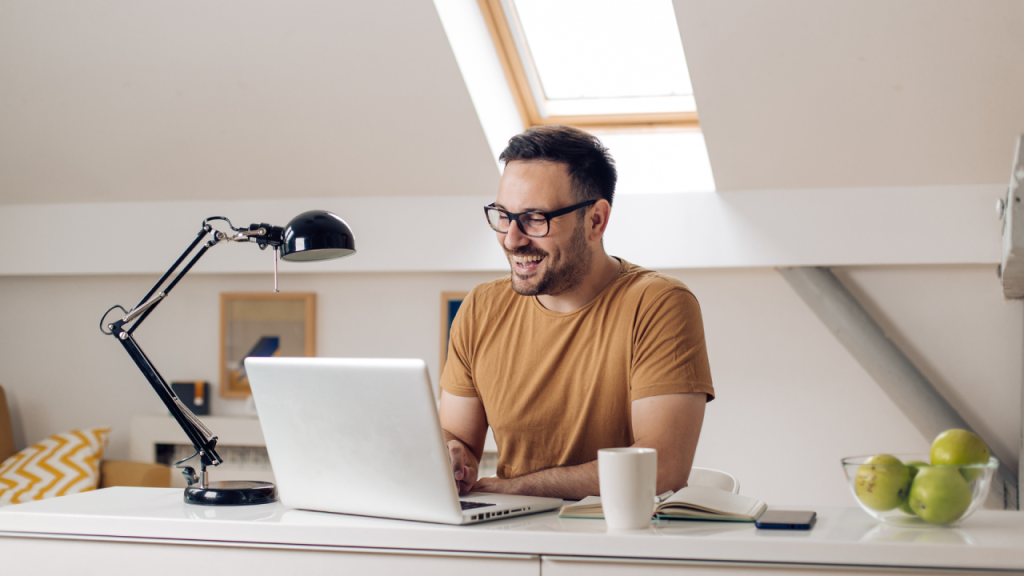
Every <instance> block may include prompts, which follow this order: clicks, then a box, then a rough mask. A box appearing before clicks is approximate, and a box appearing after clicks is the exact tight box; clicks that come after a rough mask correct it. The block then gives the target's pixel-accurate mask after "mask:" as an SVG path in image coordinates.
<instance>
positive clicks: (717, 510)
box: [558, 486, 767, 522]
mask: <svg viewBox="0 0 1024 576" xmlns="http://www.w3.org/2000/svg"><path fill="white" fill-rule="evenodd" d="M651 508H652V515H654V516H656V517H657V518H661V519H666V520H724V521H731V522H753V521H755V520H757V517H758V516H760V515H761V513H762V512H764V510H765V508H767V505H766V504H765V503H764V502H762V501H760V500H756V499H754V498H748V497H746V496H740V495H739V494H733V493H732V492H727V491H725V490H719V489H718V488H710V487H708V486H687V487H686V488H683V489H682V490H680V491H678V492H676V493H675V494H673V495H671V496H669V497H668V498H666V499H665V500H664V501H662V502H661V503H659V504H657V505H655V504H654V503H652V504H651ZM558 517H559V518H604V510H603V509H602V508H601V497H600V496H587V497H586V498H584V499H583V500H580V501H579V502H578V503H577V504H569V505H567V506H563V507H562V509H561V510H560V511H559V512H558Z"/></svg>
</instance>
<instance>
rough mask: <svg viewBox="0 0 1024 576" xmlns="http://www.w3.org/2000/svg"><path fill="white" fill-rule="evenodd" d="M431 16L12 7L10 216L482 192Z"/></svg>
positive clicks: (301, 8)
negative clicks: (40, 207) (61, 208)
mask: <svg viewBox="0 0 1024 576" xmlns="http://www.w3.org/2000/svg"><path fill="white" fill-rule="evenodd" d="M497 179H498V175H497V171H496V167H495V164H494V159H493V158H492V157H491V155H490V152H489V150H488V146H487V142H486V140H485V138H484V134H483V131H482V129H481V128H480V123H479V120H478V119H477V116H476V113H475V112H474V109H473V105H472V103H471V102H470V99H469V95H468V93H467V91H466V87H465V84H464V83H463V81H462V77H461V76H460V73H459V69H458V67H457V65H456V63H455V59H454V57H453V55H452V51H451V47H450V46H449V44H448V40H447V38H446V37H445V33H444V30H443V29H442V27H441V23H440V20H439V18H438V15H437V12H436V10H435V9H434V6H433V4H432V3H431V2H429V1H426V0H422V1H415V2H397V3H396V2H374V1H369V0H364V1H351V0H346V1H344V2H334V1H315V0H297V1H291V2H274V1H252V0H215V1H199V0H182V1H174V2H170V1H157V2H134V1H130V0H91V1H89V2H76V1H72V0H48V1H46V2H36V1H33V0H6V1H4V2H2V3H0V204H20V203H51V202H94V201H95V202H105V201H140V200H143V201H145V200H234V199H270V198H276V197H286V198H288V197H306V198H309V197H321V196H330V197H337V196H380V195H389V196H414V195H460V194H486V193H489V192H490V191H491V190H494V189H495V188H496V186H497Z"/></svg>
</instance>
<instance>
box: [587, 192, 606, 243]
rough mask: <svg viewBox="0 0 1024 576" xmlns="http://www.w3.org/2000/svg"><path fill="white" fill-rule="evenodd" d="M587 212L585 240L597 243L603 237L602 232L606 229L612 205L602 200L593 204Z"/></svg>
mask: <svg viewBox="0 0 1024 576" xmlns="http://www.w3.org/2000/svg"><path fill="white" fill-rule="evenodd" d="M587 212H588V214H587V240H589V241H591V242H597V241H599V240H601V239H602V238H603V237H604V231H605V229H606V228H608V218H609V217H611V213H612V205H611V204H609V203H608V201H607V200H605V199H603V198H602V199H601V200H598V201H597V202H595V203H594V205H593V206H591V207H590V210H588V211H587Z"/></svg>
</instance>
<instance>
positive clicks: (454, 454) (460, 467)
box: [448, 441, 466, 480]
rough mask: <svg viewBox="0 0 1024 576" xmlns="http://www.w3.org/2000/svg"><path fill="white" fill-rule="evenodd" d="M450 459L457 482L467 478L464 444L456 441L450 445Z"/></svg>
mask: <svg viewBox="0 0 1024 576" xmlns="http://www.w3.org/2000/svg"><path fill="white" fill-rule="evenodd" d="M448 459H449V460H451V463H452V475H454V476H455V479H456V480H462V479H463V478H465V477H466V455H465V454H464V453H463V452H462V444H460V443H459V442H456V441H451V442H449V443H448Z"/></svg>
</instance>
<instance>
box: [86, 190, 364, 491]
mask: <svg viewBox="0 0 1024 576" xmlns="http://www.w3.org/2000/svg"><path fill="white" fill-rule="evenodd" d="M215 221H223V222H225V223H226V224H227V226H228V227H230V228H231V232H221V231H220V230H216V229H214V227H213V226H212V225H211V224H210V223H211V222H215ZM208 235H209V236H211V238H210V239H209V240H207V242H206V244H205V245H204V246H203V247H202V248H200V249H199V251H198V252H196V253H195V255H194V256H192V259H191V260H189V261H188V263H187V264H185V266H184V268H182V270H181V271H180V272H178V274H177V276H175V277H174V279H173V280H171V281H170V282H169V283H168V282H167V281H168V279H169V278H170V277H171V275H172V274H174V272H175V271H176V270H177V269H178V268H179V267H180V266H181V264H182V262H184V261H185V259H186V258H187V257H188V256H189V254H192V253H193V251H195V249H196V247H197V246H199V244H200V243H202V241H203V239H204V238H206V237H207V236H208ZM220 242H253V243H255V244H256V245H257V246H259V247H260V250H265V249H266V248H267V246H270V247H271V248H273V249H274V252H275V254H274V292H277V291H278V289H277V260H278V259H279V258H280V259H284V260H289V261H292V262H308V261H313V260H328V259H331V258H341V257H343V256H349V255H351V254H354V253H355V251H356V247H355V240H354V238H353V237H352V230H351V229H350V228H349V227H348V224H346V223H345V221H344V220H342V219H341V218H339V217H338V216H336V215H334V214H331V213H330V212H324V211H322V210H311V211H309V212H303V213H302V214H299V215H298V216H296V217H295V218H293V219H292V221H291V222H289V223H288V225H287V226H285V227H284V228H280V227H278V226H271V225H270V224H250V225H249V227H248V228H235V227H234V226H233V225H232V224H231V221H230V220H228V219H227V218H224V217H223V216H213V217H210V218H207V219H206V220H203V226H202V230H200V231H199V234H198V235H197V236H196V238H195V240H193V241H192V244H190V245H189V247H188V248H187V249H186V250H185V252H184V253H182V255H181V256H180V257H178V259H177V260H176V261H175V262H174V264H173V265H172V266H171V267H170V269H168V270H167V272H165V273H164V275H163V276H162V277H161V278H160V280H158V281H157V283H156V284H155V285H154V286H153V288H152V289H151V290H150V291H149V293H147V294H146V295H145V296H144V297H143V298H142V300H141V301H140V302H139V303H138V304H137V305H136V306H135V307H134V308H132V309H131V310H125V309H124V308H123V307H121V306H118V305H115V306H112V307H111V308H110V309H109V310H107V312H106V313H105V314H104V315H103V318H101V319H100V331H101V332H103V333H104V334H106V335H108V336H113V337H114V338H116V339H117V340H118V342H120V343H121V345H122V346H124V349H125V350H126V351H127V352H128V355H129V356H131V357H132V360H134V361H135V365H136V366H138V367H139V370H141V371H142V373H143V375H145V376H146V380H149V384H150V385H151V386H152V387H153V390H155V391H156V394H157V396H159V397H160V400H162V401H163V403H164V406H166V407H167V410H168V411H169V412H170V413H171V416H174V419H175V420H176V421H177V422H178V425H179V426H181V429H182V430H184V431H185V434H186V435H187V436H188V439H189V440H190V441H191V442H192V446H193V447H195V450H196V451H195V453H194V454H192V455H191V456H189V457H188V458H185V459H184V460H180V461H178V462H175V464H174V466H175V467H176V468H182V474H183V475H184V476H185V480H186V481H187V482H188V487H187V488H185V502H189V503H192V504H203V505H208V506H239V505H247V504H268V503H270V502H275V501H276V500H277V488H276V487H275V486H274V485H273V484H272V483H270V482H251V481H221V482H210V481H209V480H208V478H207V472H206V469H207V467H209V466H217V465H218V464H220V463H221V462H223V460H221V458H220V456H219V455H218V454H217V450H216V446H217V437H216V436H215V435H214V434H213V432H211V431H210V429H209V428H207V427H206V426H205V425H204V424H203V423H202V422H201V421H200V420H199V418H198V417H196V415H195V414H193V413H192V412H191V411H190V410H189V409H188V408H186V407H185V405H184V404H182V403H181V401H180V400H179V399H178V397H177V395H175V394H174V391H173V390H172V389H171V387H170V386H169V385H168V384H167V381H165V380H164V378H163V376H161V375H160V373H159V372H157V370H156V367H155V366H153V363H152V362H150V360H149V358H147V357H146V355H145V353H143V352H142V348H140V347H139V345H138V344H137V343H136V342H135V338H134V337H133V336H132V335H133V334H134V332H135V330H136V329H138V327H139V326H140V325H141V324H142V322H143V321H144V320H145V319H146V318H147V317H148V316H149V315H150V313H152V312H153V310H154V309H155V308H156V306H157V305H158V304H159V303H160V302H162V301H163V300H164V298H166V297H167V295H168V294H170V292H171V290H172V289H173V288H174V287H175V286H176V285H177V284H178V281H180V280H181V278H182V277H183V276H184V275H185V274H187V273H188V271H189V270H191V269H192V266H194V265H195V264H196V262H197V261H198V260H199V259H200V258H202V256H203V255H204V254H206V251H207V250H209V249H210V248H212V247H214V246H216V245H217V244H219V243H220ZM165 284H166V287H163V286H164V285H165ZM114 310H120V311H121V312H122V313H123V314H124V316H123V317H122V318H121V319H119V320H116V321H114V322H110V323H107V324H104V323H105V322H106V318H107V316H108V315H110V313H111V312H112V311H114ZM196 456H198V457H199V475H198V476H197V475H196V472H195V469H193V468H192V467H191V466H185V467H182V466H181V465H182V464H184V463H185V462H187V461H189V460H191V459H192V458H195V457H196Z"/></svg>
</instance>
